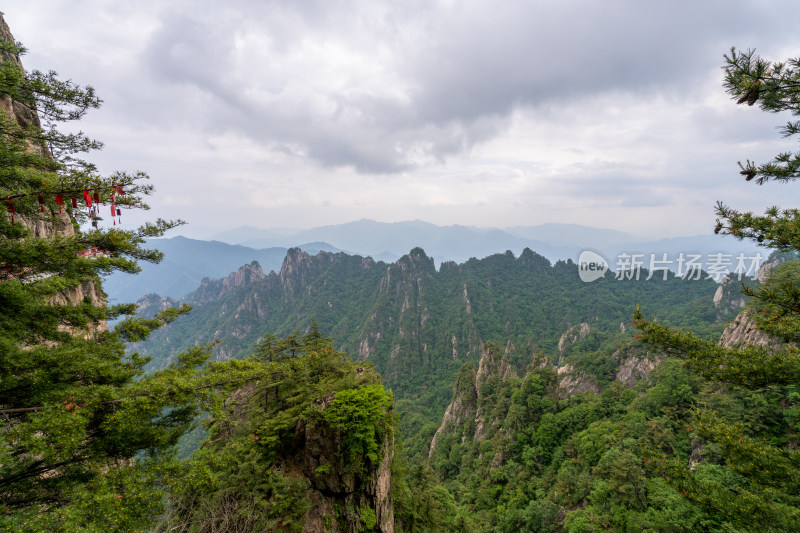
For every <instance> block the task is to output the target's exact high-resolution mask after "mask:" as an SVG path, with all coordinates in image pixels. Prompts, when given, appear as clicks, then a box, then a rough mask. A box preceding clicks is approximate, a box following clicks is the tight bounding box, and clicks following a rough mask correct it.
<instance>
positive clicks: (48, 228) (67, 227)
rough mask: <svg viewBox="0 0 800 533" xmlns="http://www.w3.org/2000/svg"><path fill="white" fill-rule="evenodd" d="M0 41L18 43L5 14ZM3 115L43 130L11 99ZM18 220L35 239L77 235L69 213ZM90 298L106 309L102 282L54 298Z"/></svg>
mask: <svg viewBox="0 0 800 533" xmlns="http://www.w3.org/2000/svg"><path fill="white" fill-rule="evenodd" d="M0 39H2V40H4V41H10V42H15V39H14V36H13V35H12V34H11V29H10V28H9V27H8V24H6V21H5V19H4V18H3V16H2V13H0ZM0 57H2V60H3V61H10V62H14V63H16V64H18V65H19V66H20V67H21V66H22V62H21V61H20V58H19V56H18V55H15V54H12V53H10V52H1V53H0ZM0 113H2V114H4V115H5V116H7V117H9V118H12V119H13V120H14V121H16V122H17V124H19V125H20V126H21V127H22V128H23V129H27V128H29V127H31V126H35V127H40V126H41V122H40V121H39V115H38V114H37V112H36V110H35V109H31V108H30V107H28V106H25V105H23V104H21V103H20V102H17V101H16V100H13V99H12V98H11V96H9V95H2V96H0ZM28 150H30V152H32V153H36V154H38V155H41V156H44V157H49V158H52V157H53V156H52V154H51V153H50V150H49V149H48V148H47V146H46V145H45V144H43V143H42V144H34V143H31V142H29V143H28ZM3 216H7V215H6V214H5V209H4V210H3ZM15 220H16V222H17V223H19V224H22V225H23V226H26V227H28V228H30V230H31V232H32V234H33V237H36V238H48V237H53V236H56V235H64V236H71V235H74V234H75V230H74V228H73V227H72V221H71V220H70V218H69V216H68V215H67V214H66V213H62V214H56V213H53V217H52V219H50V220H38V219H37V220H29V219H27V218H26V217H25V216H22V215H15ZM87 296H88V297H89V298H90V299H91V301H92V304H94V305H98V306H103V305H105V294H104V293H103V291H102V290H101V289H100V284H99V282H94V281H87V282H85V283H82V284H81V285H79V286H77V287H71V288H69V289H66V290H64V291H62V292H61V293H60V294H59V295H58V296H56V297H55V298H53V302H54V303H57V304H61V305H77V304H79V303H81V302H82V301H83V300H84V298H85V297H87ZM106 330H108V325H107V323H106V321H105V320H102V321H100V322H97V323H95V324H94V325H92V326H90V327H89V332H90V333H92V332H98V331H106Z"/></svg>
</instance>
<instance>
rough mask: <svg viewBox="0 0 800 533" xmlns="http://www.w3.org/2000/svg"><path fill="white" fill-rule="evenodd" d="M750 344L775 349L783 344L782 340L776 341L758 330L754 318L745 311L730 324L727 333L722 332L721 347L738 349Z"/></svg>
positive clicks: (726, 329)
mask: <svg viewBox="0 0 800 533" xmlns="http://www.w3.org/2000/svg"><path fill="white" fill-rule="evenodd" d="M748 344H753V345H755V346H762V347H764V348H775V347H777V346H780V345H781V344H782V342H781V341H780V339H776V338H775V337H773V336H771V335H769V334H767V333H764V332H763V331H761V330H760V329H758V327H757V326H756V322H755V320H754V319H753V317H752V316H750V314H749V312H748V311H746V310H745V311H742V312H741V313H739V315H738V316H737V317H736V318H734V319H733V321H732V322H731V323H730V324H728V327H726V328H725V331H723V332H722V337H721V338H720V339H719V345H720V346H723V347H725V348H737V347H740V346H744V345H748Z"/></svg>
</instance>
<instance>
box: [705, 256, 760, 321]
mask: <svg viewBox="0 0 800 533" xmlns="http://www.w3.org/2000/svg"><path fill="white" fill-rule="evenodd" d="M762 269H763V267H762ZM759 272H760V270H759ZM713 302H714V307H716V308H717V309H718V310H719V313H717V320H718V321H719V320H721V319H722V317H723V315H726V314H728V313H730V312H732V311H735V310H737V309H741V308H742V307H744V304H745V303H746V302H747V300H746V299H745V296H744V294H742V292H741V282H740V281H739V280H738V279H736V278H735V277H733V276H732V275H728V276H726V277H724V278H722V281H721V282H720V284H719V287H717V292H715V293H714V299H713Z"/></svg>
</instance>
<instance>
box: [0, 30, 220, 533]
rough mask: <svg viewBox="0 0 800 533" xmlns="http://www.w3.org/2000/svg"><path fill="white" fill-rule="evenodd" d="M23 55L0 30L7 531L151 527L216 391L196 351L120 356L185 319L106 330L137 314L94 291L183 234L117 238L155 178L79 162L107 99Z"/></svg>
mask: <svg viewBox="0 0 800 533" xmlns="http://www.w3.org/2000/svg"><path fill="white" fill-rule="evenodd" d="M24 51H25V49H24V48H23V47H22V46H21V45H20V44H19V43H17V42H15V41H14V40H13V37H12V36H11V33H10V31H9V30H8V27H7V26H6V24H5V22H4V21H3V20H2V17H0V196H1V197H2V198H1V199H0V200H2V205H0V207H2V209H3V212H2V213H0V529H4V530H31V531H44V530H48V531H57V530H64V529H81V528H84V527H86V528H89V529H92V530H98V531H100V530H105V531H112V530H130V529H135V528H139V527H144V526H145V525H146V523H147V521H148V520H149V519H150V518H152V515H153V513H157V512H158V511H159V510H160V505H161V500H162V498H161V496H160V493H159V491H158V490H157V481H158V479H159V476H160V475H161V474H160V473H161V472H162V470H163V468H162V467H163V466H164V465H165V464H167V462H168V461H169V457H170V455H169V449H170V447H171V446H172V445H173V444H174V443H175V442H176V441H177V439H178V437H179V436H180V435H181V434H183V433H184V431H185V430H186V429H187V428H188V427H189V425H190V424H191V422H192V420H193V419H194V418H195V416H196V415H197V413H198V412H199V411H200V410H201V409H210V408H213V405H212V404H213V403H214V402H215V401H218V398H217V397H215V396H214V393H215V392H216V391H217V389H219V388H220V387H217V386H215V385H214V382H213V379H214V376H213V373H212V374H208V375H206V376H205V378H204V379H210V380H212V381H206V382H204V384H203V383H199V382H198V379H200V378H199V377H198V376H199V375H200V374H198V369H199V368H200V367H203V366H204V365H206V362H207V360H208V358H209V353H208V350H207V349H205V348H202V347H201V348H196V349H193V350H190V351H189V352H187V353H185V354H183V355H181V356H180V357H179V358H178V361H177V362H176V363H174V364H173V365H172V366H170V367H169V368H168V369H166V370H164V371H162V372H159V373H156V374H152V375H145V372H144V365H145V364H146V362H147V359H146V358H143V357H140V356H139V355H138V354H132V355H127V354H126V352H125V346H124V342H125V341H134V340H140V339H142V338H145V337H146V336H147V335H148V334H149V332H150V331H152V330H153V329H154V328H156V327H159V326H161V325H163V324H164V323H166V322H169V321H171V320H173V319H174V318H176V317H177V316H178V315H179V314H181V313H183V312H185V311H186V310H187V309H172V310H168V311H166V312H164V313H161V314H160V315H158V316H157V317H156V318H155V319H151V320H136V319H131V318H128V319H125V320H122V321H121V322H120V323H119V325H118V326H117V327H116V328H115V329H114V330H113V331H109V330H108V327H107V325H106V324H107V322H106V321H107V320H108V319H111V318H118V317H120V316H122V315H130V314H132V313H133V312H134V311H135V306H134V305H133V304H126V305H118V306H114V307H107V306H106V305H105V302H104V295H103V293H102V290H101V289H100V283H99V282H100V277H101V276H103V275H105V274H108V273H110V272H113V271H124V272H136V271H137V270H138V267H137V265H136V261H137V260H145V261H158V260H159V259H160V254H159V253H158V252H156V251H151V250H145V249H143V248H141V247H140V244H141V243H143V241H144V239H145V238H147V237H153V236H158V235H161V234H162V233H163V232H164V231H165V230H167V229H169V228H171V227H174V226H175V225H176V224H179V223H180V221H177V222H168V221H163V220H158V221H157V222H156V223H152V224H151V223H148V224H146V225H144V226H142V227H140V228H138V229H135V230H123V229H121V225H115V224H116V222H118V220H119V217H120V213H121V212H122V211H127V210H130V209H147V205H146V204H145V202H144V197H145V196H146V195H148V194H150V193H151V192H152V190H153V188H152V186H151V185H150V184H148V183H147V176H146V175H145V174H144V173H141V172H137V173H125V172H118V173H114V174H113V175H110V176H103V175H101V174H100V173H99V172H98V171H97V169H96V168H95V166H94V165H92V164H91V163H89V162H88V161H85V160H83V159H82V158H81V157H80V156H82V154H84V153H86V152H88V151H90V150H93V149H97V148H99V147H100V146H101V144H100V143H99V142H97V141H94V140H92V139H89V138H88V137H86V136H85V135H83V134H82V133H77V134H66V133H62V132H61V131H59V129H58V127H59V125H61V124H63V123H64V122H66V121H74V120H79V119H80V118H82V117H83V116H84V115H85V114H86V112H87V111H89V110H91V109H94V108H97V107H99V106H100V103H101V101H100V99H99V98H98V97H97V96H96V95H95V92H94V90H93V89H92V88H91V87H82V86H79V85H76V84H74V83H72V82H71V81H64V80H62V79H60V78H59V77H58V75H57V74H56V73H54V72H49V73H42V72H38V71H33V72H26V71H25V70H24V69H23V68H22V64H21V62H20V59H19V56H20V55H21V54H23V53H24ZM98 204H99V205H98ZM85 228H88V229H85ZM222 388H224V387H222ZM134 458H135V459H134Z"/></svg>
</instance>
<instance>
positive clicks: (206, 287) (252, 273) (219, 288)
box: [187, 261, 266, 304]
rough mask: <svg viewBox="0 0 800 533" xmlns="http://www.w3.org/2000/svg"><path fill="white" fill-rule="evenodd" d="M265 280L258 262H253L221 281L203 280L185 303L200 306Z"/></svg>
mask: <svg viewBox="0 0 800 533" xmlns="http://www.w3.org/2000/svg"><path fill="white" fill-rule="evenodd" d="M264 278H266V276H265V275H264V271H263V270H261V265H259V264H258V261H253V262H252V263H250V264H249V265H243V266H241V267H239V269H238V270H237V271H236V272H231V273H230V274H228V275H227V276H226V277H224V278H222V279H208V278H204V279H203V281H202V282H201V283H200V287H198V288H197V290H196V291H194V292H193V293H192V294H191V295H189V297H188V298H187V301H189V303H192V304H202V303H206V302H210V301H211V300H216V299H218V298H221V297H222V296H225V295H226V294H229V293H231V292H233V291H234V290H236V289H237V288H239V287H242V286H244V285H248V284H250V283H254V282H257V281H260V280H262V279H264Z"/></svg>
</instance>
